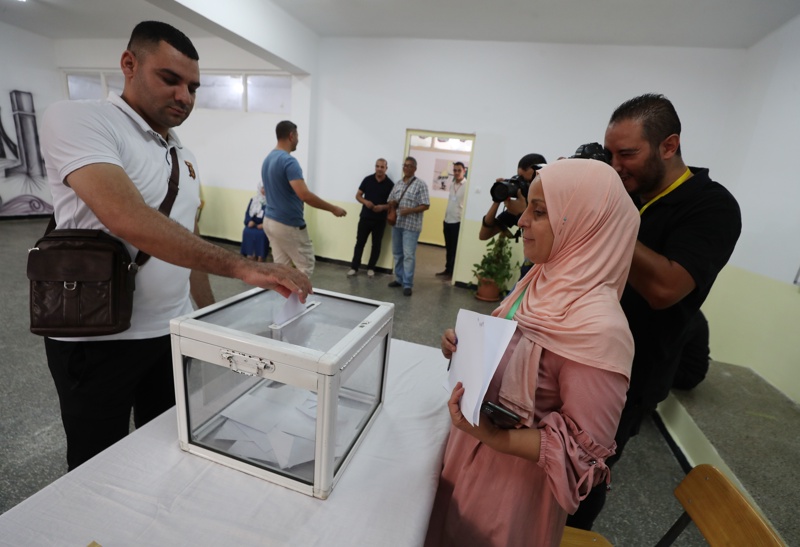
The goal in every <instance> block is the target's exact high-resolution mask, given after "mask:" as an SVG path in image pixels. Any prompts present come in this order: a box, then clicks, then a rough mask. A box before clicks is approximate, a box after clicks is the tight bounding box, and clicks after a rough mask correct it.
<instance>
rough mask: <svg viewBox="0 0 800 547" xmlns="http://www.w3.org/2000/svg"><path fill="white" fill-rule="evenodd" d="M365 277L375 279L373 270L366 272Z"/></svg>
mask: <svg viewBox="0 0 800 547" xmlns="http://www.w3.org/2000/svg"><path fill="white" fill-rule="evenodd" d="M367 277H375V270H367Z"/></svg>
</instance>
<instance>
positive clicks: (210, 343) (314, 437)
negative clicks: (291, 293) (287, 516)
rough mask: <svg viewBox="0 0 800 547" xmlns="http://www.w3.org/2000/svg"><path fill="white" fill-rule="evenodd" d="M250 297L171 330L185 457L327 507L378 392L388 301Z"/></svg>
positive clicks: (385, 354) (175, 323) (322, 295)
mask: <svg viewBox="0 0 800 547" xmlns="http://www.w3.org/2000/svg"><path fill="white" fill-rule="evenodd" d="M286 302H287V301H286V299H285V298H283V297H282V296H281V295H280V294H278V293H277V292H274V291H268V290H264V289H253V290H251V291H248V292H246V293H242V294H240V295H238V296H235V297H233V298H230V299H228V300H225V301H223V302H220V303H218V304H215V305H213V306H210V307H207V308H203V309H202V310H198V311H196V312H194V313H191V314H189V315H186V316H183V317H179V318H176V319H173V320H172V321H171V323H170V332H171V337H172V356H173V364H174V372H175V391H176V401H177V410H178V434H179V439H180V446H181V448H182V449H183V450H186V451H188V452H191V453H193V454H197V455H199V456H203V457H205V458H208V459H210V460H213V461H215V462H218V463H220V464H223V465H227V466H229V467H232V468H235V469H238V470H240V471H244V472H246V473H249V474H251V475H255V476H257V477H260V478H263V479H266V480H269V481H272V482H275V483H278V484H281V485H283V486H286V487H288V488H292V489H294V490H297V491H299V492H303V493H305V494H308V495H311V496H314V497H317V498H321V499H325V498H327V497H328V496H329V495H330V493H331V490H332V489H333V487H334V485H335V484H336V482H337V481H338V480H339V478H340V477H341V475H342V473H343V471H344V469H345V467H346V466H347V464H348V462H349V461H350V459H351V458H352V456H353V454H354V453H355V450H356V449H357V448H358V445H359V444H360V442H361V440H362V439H363V437H364V434H365V433H366V432H367V430H368V428H369V427H370V425H371V424H372V423H373V421H374V420H375V418H376V416H377V413H378V410H379V409H380V407H381V405H382V402H383V399H384V393H385V378H386V366H387V363H388V360H389V345H390V341H391V337H392V320H393V314H394V305H393V304H387V303H383V302H376V301H372V300H365V299H363V298H357V297H353V296H350V295H344V294H337V293H333V292H328V291H323V290H316V292H315V294H313V295H310V296H309V298H308V301H307V302H306V303H305V304H300V303H299V302H295V306H296V307H295V309H293V310H291V312H289V315H292V317H290V318H288V319H287V318H286V314H287V310H286V309H285V304H286Z"/></svg>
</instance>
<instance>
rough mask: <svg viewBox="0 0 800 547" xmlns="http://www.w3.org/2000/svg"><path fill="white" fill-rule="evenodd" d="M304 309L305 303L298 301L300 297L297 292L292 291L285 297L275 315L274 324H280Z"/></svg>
mask: <svg viewBox="0 0 800 547" xmlns="http://www.w3.org/2000/svg"><path fill="white" fill-rule="evenodd" d="M304 311H306V307H305V305H303V303H302V302H300V298H299V297H298V296H297V294H295V293H292V294H291V296H289V298H287V299H286V302H285V303H284V304H283V307H282V308H281V310H280V311H279V312H278V313H277V314H276V315H275V324H277V325H282V324H284V323H286V322H287V321H288V320H289V319H292V318H293V317H296V316H298V315H300V314H301V313H303V312H304Z"/></svg>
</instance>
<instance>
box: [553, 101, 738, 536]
mask: <svg viewBox="0 0 800 547" xmlns="http://www.w3.org/2000/svg"><path fill="white" fill-rule="evenodd" d="M680 133H681V123H680V119H679V118H678V114H677V113H676V112H675V108H674V107H673V106H672V103H671V102H670V101H669V100H667V99H666V98H665V97H664V96H663V95H654V94H646V95H642V96H640V97H636V98H634V99H631V100H629V101H627V102H625V103H623V104H622V105H620V106H619V107H618V108H617V110H615V111H614V114H613V115H612V116H611V120H610V121H609V124H608V128H607V129H606V135H605V147H606V149H607V150H608V151H609V152H610V153H611V165H612V166H613V167H614V169H616V171H617V173H619V175H620V178H621V179H622V183H623V184H624V185H625V189H626V190H627V191H628V193H630V194H631V197H632V198H633V200H634V202H635V203H636V206H637V207H638V208H639V213H640V215H641V219H642V222H641V225H640V228H639V237H638V242H637V243H636V249H635V251H634V255H633V261H632V263H631V271H630V274H629V275H628V284H627V285H626V287H625V292H624V293H623V295H622V300H621V304H622V308H623V310H624V311H625V315H626V316H627V318H628V323H629V325H630V328H631V333H632V334H633V339H634V343H635V345H636V352H635V354H634V358H633V368H632V371H631V380H630V386H629V388H628V398H627V401H626V403H625V408H624V409H623V410H622V416H621V417H620V423H619V427H618V428H617V435H616V442H617V454H616V456H614V457H612V458H610V459H609V461H607V462H606V463H613V462H614V461H616V460H617V459H619V457H620V455H621V453H622V449H623V448H624V447H625V444H626V443H627V442H628V440H629V439H630V437H632V436H634V435H636V434H637V433H638V432H639V425H640V423H641V421H642V419H643V418H644V417H645V416H648V415H649V414H650V413H651V412H652V411H653V410H655V408H656V405H657V404H658V403H659V402H661V401H662V400H664V399H665V398H666V396H667V394H668V393H669V389H670V387H671V386H672V380H673V376H674V375H675V369H676V367H677V362H678V361H677V359H676V357H677V354H678V352H679V351H680V347H681V341H682V339H683V333H684V330H685V329H686V327H687V325H688V324H689V321H690V320H691V319H692V318H693V317H694V316H695V314H696V313H697V311H698V310H699V309H700V305H701V304H702V303H703V302H704V301H705V299H706V297H707V296H708V293H709V291H710V290H711V286H712V285H713V283H714V280H715V279H716V277H717V274H718V273H719V271H720V270H721V269H722V267H723V266H724V265H725V264H726V263H727V262H728V259H729V258H730V256H731V253H732V252H733V248H734V246H735V245H736V241H737V240H738V238H739V234H740V232H741V229H742V219H741V213H740V210H739V205H738V204H737V203H736V200H735V199H734V197H733V196H732V195H731V193H730V192H728V190H726V189H725V187H723V186H722V185H720V184H718V183H716V182H714V181H712V180H711V179H710V178H709V175H708V169H702V168H697V167H688V168H687V166H686V164H685V163H684V162H683V159H682V157H681V147H680ZM605 494H606V486H605V484H600V485H598V486H597V487H595V488H594V489H593V490H592V491H591V493H590V494H589V496H588V497H587V498H586V499H584V500H583V502H581V506H580V507H579V508H578V512H577V513H575V515H572V516H570V517H569V518H568V519H567V524H568V525H570V526H575V527H578V528H584V529H590V528H591V526H592V523H593V522H594V519H595V518H596V517H597V515H598V514H599V513H600V510H601V509H602V507H603V504H604V502H605Z"/></svg>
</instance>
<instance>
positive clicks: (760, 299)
mask: <svg viewBox="0 0 800 547" xmlns="http://www.w3.org/2000/svg"><path fill="white" fill-rule="evenodd" d="M703 313H705V315H706V317H707V318H708V323H709V327H710V329H711V357H712V358H713V359H715V360H717V361H722V362H725V363H731V364H734V365H741V366H746V367H750V368H751V369H753V370H754V371H756V372H757V373H758V374H760V375H761V376H763V377H764V378H766V379H767V380H768V381H769V382H770V383H771V384H773V385H774V386H775V387H776V388H778V389H780V390H781V391H782V392H783V393H785V394H786V395H788V396H789V397H790V398H791V399H793V400H794V401H795V402H800V343H798V338H799V337H800V288H798V287H796V286H794V285H792V284H790V283H783V282H780V281H776V280H774V279H771V278H768V277H765V276H762V275H758V274H755V273H752V272H749V271H747V270H744V269H742V268H737V267H735V266H728V267H726V268H725V269H723V270H722V272H720V275H719V277H718V278H717V282H716V283H715V284H714V288H713V289H712V290H711V294H710V295H709V297H708V300H706V303H705V305H704V306H703Z"/></svg>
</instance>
